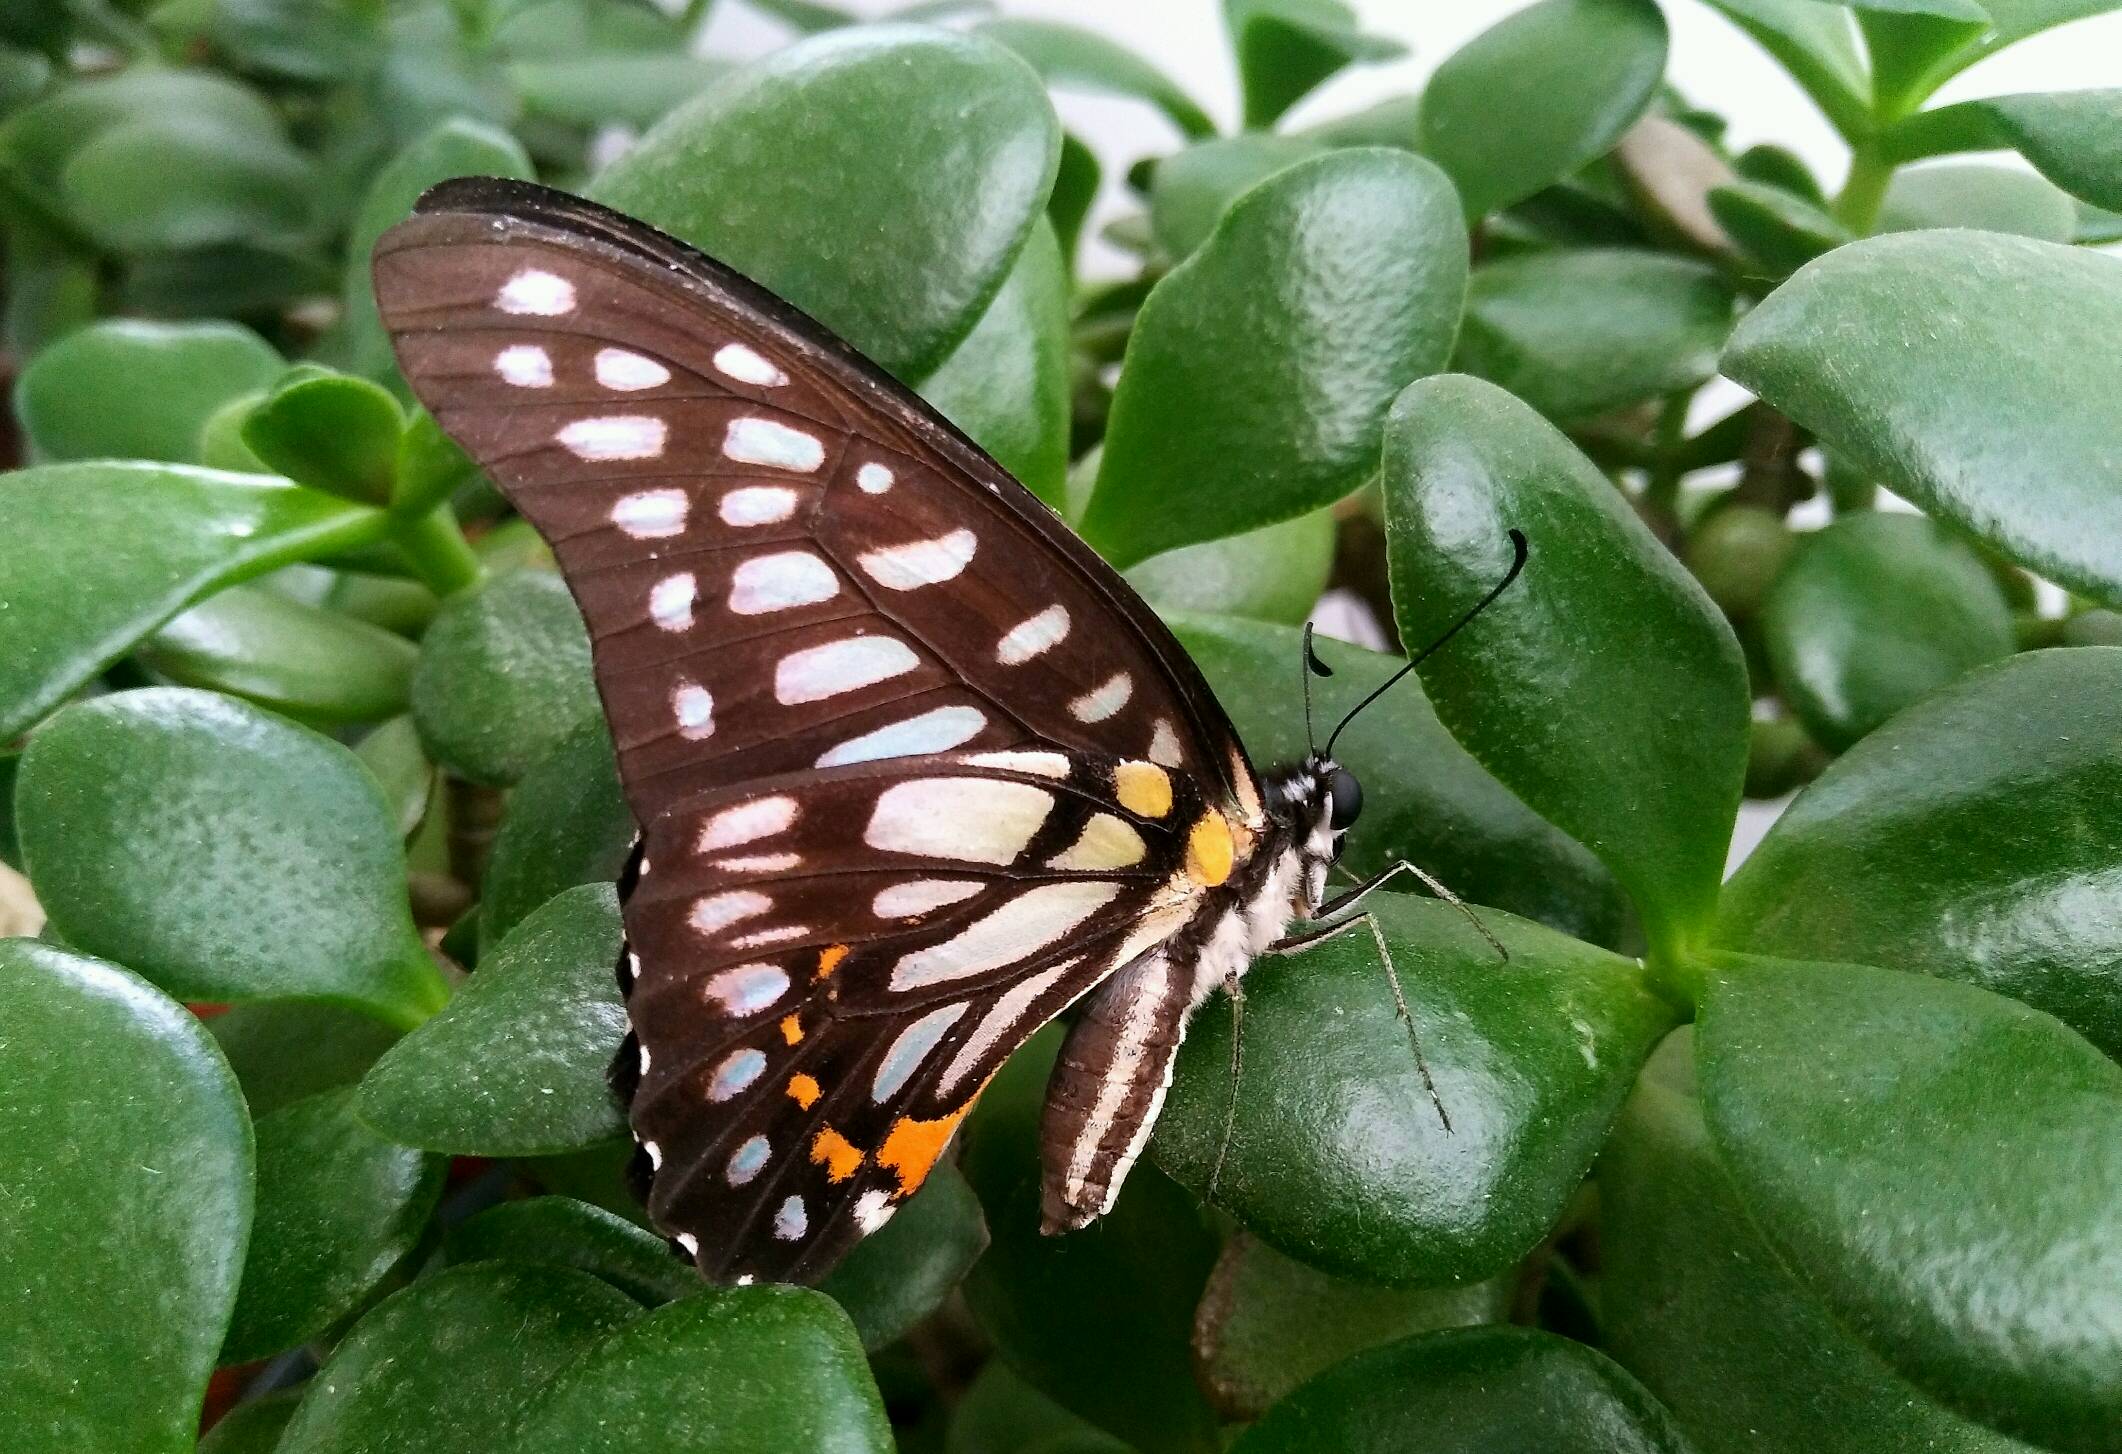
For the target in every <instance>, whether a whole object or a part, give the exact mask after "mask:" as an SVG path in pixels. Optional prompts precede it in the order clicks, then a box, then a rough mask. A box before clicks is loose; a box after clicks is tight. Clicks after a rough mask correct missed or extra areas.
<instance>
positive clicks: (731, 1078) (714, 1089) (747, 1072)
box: [707, 1045, 766, 1101]
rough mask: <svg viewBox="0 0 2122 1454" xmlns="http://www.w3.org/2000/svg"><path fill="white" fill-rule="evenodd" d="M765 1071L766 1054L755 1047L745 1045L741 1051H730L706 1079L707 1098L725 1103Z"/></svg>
mask: <svg viewBox="0 0 2122 1454" xmlns="http://www.w3.org/2000/svg"><path fill="white" fill-rule="evenodd" d="M765 1069H766V1052H765V1051H764V1050H761V1049H758V1048H757V1047H756V1046H751V1045H747V1046H745V1047H744V1048H743V1049H742V1050H732V1051H731V1052H730V1053H729V1054H727V1055H725V1056H723V1057H722V1063H721V1064H720V1065H718V1066H716V1067H715V1073H714V1074H713V1075H712V1076H710V1077H708V1082H707V1098H708V1099H709V1100H711V1101H726V1100H728V1099H729V1098H730V1097H731V1096H733V1095H736V1094H737V1093H738V1092H739V1091H742V1090H743V1089H744V1088H745V1087H746V1086H748V1085H750V1084H751V1083H752V1082H753V1081H755V1080H757V1079H758V1078H759V1076H760V1073H761V1072H762V1071H764V1070H765Z"/></svg>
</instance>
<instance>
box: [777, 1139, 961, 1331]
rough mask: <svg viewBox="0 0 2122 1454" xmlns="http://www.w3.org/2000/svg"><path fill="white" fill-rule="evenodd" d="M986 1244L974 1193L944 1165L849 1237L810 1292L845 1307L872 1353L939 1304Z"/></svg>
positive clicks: (955, 1171)
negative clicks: (843, 1253)
mask: <svg viewBox="0 0 2122 1454" xmlns="http://www.w3.org/2000/svg"><path fill="white" fill-rule="evenodd" d="M986 1250H987V1224H986V1222H985V1221H984V1220H983V1219H982V1217H981V1215H980V1202H979V1199H978V1198H977V1197H975V1196H974V1195H973V1190H972V1188H971V1187H970V1186H967V1185H966V1183H965V1178H964V1177H963V1176H961V1175H959V1174H958V1169H957V1168H956V1167H954V1166H951V1165H949V1164H947V1163H946V1164H945V1165H942V1166H939V1167H937V1168H936V1169H935V1171H933V1172H932V1173H930V1175H929V1177H928V1179H927V1180H926V1181H924V1182H922V1183H921V1189H920V1190H919V1191H918V1192H916V1193H915V1194H914V1196H913V1198H912V1199H911V1200H910V1201H908V1202H907V1204H906V1205H905V1206H904V1207H902V1208H900V1209H899V1212H898V1214H897V1215H896V1216H894V1217H893V1218H892V1219H891V1221H889V1222H887V1223H886V1224H885V1225H884V1226H883V1227H882V1228H881V1229H879V1230H878V1231H876V1232H874V1233H872V1234H871V1235H869V1236H867V1237H865V1238H863V1239H862V1240H861V1241H860V1242H858V1243H856V1244H855V1250H854V1251H853V1252H851V1253H849V1254H848V1257H847V1260H846V1261H845V1262H843V1263H841V1264H840V1265H839V1266H838V1267H836V1268H834V1269H833V1272H832V1275H831V1276H830V1277H828V1278H826V1279H825V1281H824V1282H822V1283H820V1284H819V1286H818V1290H819V1291H820V1292H822V1293H824V1294H825V1295H826V1296H828V1297H830V1298H831V1299H832V1300H833V1301H834V1302H836V1303H838V1304H840V1306H841V1307H842V1308H843V1309H845V1310H846V1312H847V1316H848V1317H849V1318H850V1319H851V1320H852V1321H853V1322H854V1325H855V1333H856V1335H857V1336H858V1337H859V1338H861V1340H862V1346H863V1348H865V1349H867V1350H868V1351H870V1352H872V1353H874V1352H876V1351H877V1350H878V1349H880V1348H883V1347H885V1346H886V1345H888V1344H890V1343H892V1342H894V1341H895V1340H897V1339H898V1338H900V1337H902V1336H904V1335H905V1334H906V1332H907V1331H908V1330H909V1329H911V1328H912V1327H913V1326H914V1325H915V1324H916V1323H918V1322H920V1321H921V1320H922V1319H923V1318H925V1317H927V1316H928V1315H929V1314H930V1313H933V1312H934V1311H935V1310H936V1309H937V1308H939V1307H941V1306H942V1305H943V1300H944V1299H945V1298H947V1297H949V1296H950V1295H951V1293H952V1292H954V1291H956V1289H957V1286H958V1284H959V1282H960V1281H962V1280H963V1279H964V1277H965V1273H966V1270H967V1269H968V1268H970V1267H971V1266H972V1265H973V1262H974V1261H975V1260H976V1259H977V1258H978V1257H979V1256H980V1254H981V1253H982V1252H984V1251H986Z"/></svg>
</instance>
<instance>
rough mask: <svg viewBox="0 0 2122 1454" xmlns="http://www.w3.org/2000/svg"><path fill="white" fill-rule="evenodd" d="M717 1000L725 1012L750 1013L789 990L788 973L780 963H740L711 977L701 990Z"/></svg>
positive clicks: (734, 1013) (763, 1007) (728, 1013)
mask: <svg viewBox="0 0 2122 1454" xmlns="http://www.w3.org/2000/svg"><path fill="white" fill-rule="evenodd" d="M700 992H701V993H702V994H703V995H705V996H706V997H707V998H709V999H711V1000H715V1001H717V1002H719V1003H720V1004H721V1006H722V1012H723V1013H724V1014H726V1015H750V1014H756V1013H757V1012H758V1011H760V1010H763V1009H765V1008H766V1007H767V1006H768V1005H771V1004H773V1003H774V1001H776V1000H778V999H780V998H781V997H782V996H783V995H785V994H787V993H788V975H787V974H786V973H785V972H783V971H782V969H781V967H780V966H779V965H773V964H740V965H738V966H736V967H735V968H734V969H725V970H723V971H722V972H721V973H720V974H717V975H716V976H714V978H712V979H710V980H709V981H708V982H707V983H706V984H705V985H703V986H702V987H701V991H700Z"/></svg>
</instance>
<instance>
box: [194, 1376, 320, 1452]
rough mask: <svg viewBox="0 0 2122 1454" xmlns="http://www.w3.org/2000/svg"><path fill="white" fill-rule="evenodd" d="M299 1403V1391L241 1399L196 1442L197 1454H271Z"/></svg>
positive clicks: (300, 1397)
mask: <svg viewBox="0 0 2122 1454" xmlns="http://www.w3.org/2000/svg"><path fill="white" fill-rule="evenodd" d="M301 1402H302V1390H301V1389H299V1388H288V1389H282V1390H281V1391H280V1392H278V1393H268V1394H261V1395H259V1396H258V1397H257V1398H252V1399H246V1400H244V1401H243V1402H242V1403H240V1404H237V1405H236V1406H235V1407H234V1408H232V1409H230V1410H229V1411H228V1412H227V1413H226V1414H224V1415H222V1417H221V1420H220V1422H218V1423H216V1424H215V1425H214V1427H213V1428H212V1429H211V1430H210V1431H208V1432H207V1433H206V1435H205V1436H204V1437H202V1438H201V1439H200V1440H199V1448H198V1454H273V1451H274V1450H275V1449H277V1448H279V1447H280V1435H281V1434H282V1433H284V1432H285V1431H286V1429H287V1421H288V1420H289V1419H291V1418H293V1417H294V1416H295V1409H296V1408H297V1407H298V1406H299V1405H300V1404H301Z"/></svg>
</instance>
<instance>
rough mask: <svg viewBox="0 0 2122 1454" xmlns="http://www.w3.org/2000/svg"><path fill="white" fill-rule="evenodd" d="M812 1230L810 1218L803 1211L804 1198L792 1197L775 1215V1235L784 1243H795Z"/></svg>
mask: <svg viewBox="0 0 2122 1454" xmlns="http://www.w3.org/2000/svg"><path fill="white" fill-rule="evenodd" d="M809 1229H810V1217H809V1216H808V1215H807V1214H806V1213H805V1212H804V1210H803V1198H801V1197H790V1198H789V1199H788V1200H787V1201H785V1202H783V1203H782V1204H781V1208H780V1210H779V1211H777V1212H775V1213H774V1235H775V1236H776V1237H779V1238H780V1239H781V1240H782V1241H784V1242H793V1241H795V1240H796V1239H797V1238H798V1237H800V1236H802V1235H803V1234H804V1233H805V1232H806V1231H808V1230H809Z"/></svg>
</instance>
